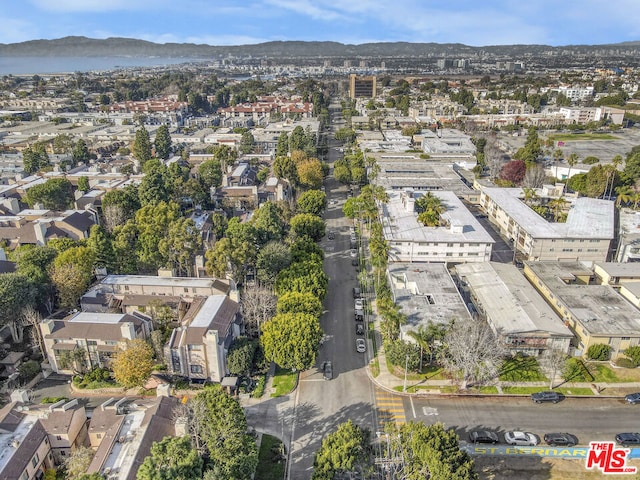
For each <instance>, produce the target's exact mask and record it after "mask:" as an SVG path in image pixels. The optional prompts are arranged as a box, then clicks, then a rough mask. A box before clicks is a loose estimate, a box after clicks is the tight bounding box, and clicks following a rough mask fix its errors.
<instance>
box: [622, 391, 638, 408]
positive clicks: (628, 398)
mask: <svg viewBox="0 0 640 480" xmlns="http://www.w3.org/2000/svg"><path fill="white" fill-rule="evenodd" d="M624 400H625V402H627V403H630V404H631V405H635V404H636V403H640V392H636V393H630V394H629V395H625V397H624Z"/></svg>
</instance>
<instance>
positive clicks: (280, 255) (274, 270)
mask: <svg viewBox="0 0 640 480" xmlns="http://www.w3.org/2000/svg"><path fill="white" fill-rule="evenodd" d="M289 265H291V251H290V250H289V247H287V245H285V244H284V243H282V242H278V241H274V242H269V243H267V244H266V245H265V246H264V247H262V248H261V249H260V251H259V252H258V255H257V257H256V274H257V276H258V280H260V283H261V284H263V285H265V286H271V285H273V284H274V282H275V281H276V275H277V274H278V272H279V271H280V270H284V269H285V268H287V267H289Z"/></svg>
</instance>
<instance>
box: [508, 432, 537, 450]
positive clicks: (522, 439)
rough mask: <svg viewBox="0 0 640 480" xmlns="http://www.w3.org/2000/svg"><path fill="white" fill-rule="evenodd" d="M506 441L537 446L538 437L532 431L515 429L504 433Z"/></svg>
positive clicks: (512, 443)
mask: <svg viewBox="0 0 640 480" xmlns="http://www.w3.org/2000/svg"><path fill="white" fill-rule="evenodd" d="M504 441H505V443H507V444H509V445H521V446H531V447H533V446H535V445H537V444H538V437H536V436H535V435H534V434H533V433H531V432H520V431H517V430H516V431H513V432H507V433H505V434H504Z"/></svg>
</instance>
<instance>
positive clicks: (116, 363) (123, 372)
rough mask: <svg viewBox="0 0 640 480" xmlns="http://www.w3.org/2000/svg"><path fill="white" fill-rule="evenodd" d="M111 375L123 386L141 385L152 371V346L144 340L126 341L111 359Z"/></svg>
mask: <svg viewBox="0 0 640 480" xmlns="http://www.w3.org/2000/svg"><path fill="white" fill-rule="evenodd" d="M112 369H113V376H114V378H115V380H116V382H118V383H119V384H120V385H122V386H123V387H125V388H132V387H141V386H142V385H144V382H145V380H146V379H147V378H149V375H151V372H152V371H153V348H151V345H149V344H148V343H147V342H146V341H145V340H142V339H140V338H135V339H133V340H129V341H128V342H127V346H126V348H125V349H124V350H120V351H119V352H118V353H117V354H116V356H115V359H114V360H113V364H112Z"/></svg>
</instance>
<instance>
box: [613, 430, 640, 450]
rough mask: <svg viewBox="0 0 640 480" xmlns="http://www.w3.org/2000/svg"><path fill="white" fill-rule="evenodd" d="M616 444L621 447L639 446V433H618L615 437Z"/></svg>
mask: <svg viewBox="0 0 640 480" xmlns="http://www.w3.org/2000/svg"><path fill="white" fill-rule="evenodd" d="M616 442H618V443H619V444H620V445H622V446H623V447H629V446H631V445H640V433H619V434H617V435H616Z"/></svg>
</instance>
